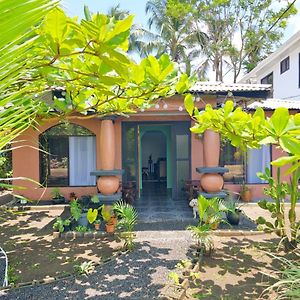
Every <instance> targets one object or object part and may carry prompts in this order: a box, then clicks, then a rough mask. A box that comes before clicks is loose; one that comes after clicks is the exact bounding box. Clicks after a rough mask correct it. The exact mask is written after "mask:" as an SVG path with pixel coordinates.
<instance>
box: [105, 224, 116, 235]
mask: <svg viewBox="0 0 300 300" xmlns="http://www.w3.org/2000/svg"><path fill="white" fill-rule="evenodd" d="M115 227H116V226H115V224H113V223H107V224H105V228H106V232H107V233H113V232H115Z"/></svg>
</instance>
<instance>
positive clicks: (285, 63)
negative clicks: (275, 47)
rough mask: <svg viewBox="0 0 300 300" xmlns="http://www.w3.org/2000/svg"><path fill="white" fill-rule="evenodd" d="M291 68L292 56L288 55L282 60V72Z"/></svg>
mask: <svg viewBox="0 0 300 300" xmlns="http://www.w3.org/2000/svg"><path fill="white" fill-rule="evenodd" d="M289 69H290V57H289V56H287V57H286V58H285V59H283V60H282V61H281V62H280V74H283V73H285V72H287V71H288V70H289Z"/></svg>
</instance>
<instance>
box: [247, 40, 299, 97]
mask: <svg viewBox="0 0 300 300" xmlns="http://www.w3.org/2000/svg"><path fill="white" fill-rule="evenodd" d="M299 53H300V43H299V45H298V46H297V47H293V49H288V50H286V51H285V52H284V53H282V54H280V56H278V57H277V58H276V59H274V60H273V61H272V62H271V63H269V64H268V65H267V66H265V67H264V68H262V69H260V70H258V71H257V72H256V74H253V77H252V78H253V79H254V78H255V80H256V83H261V79H263V78H264V77H265V76H267V75H269V74H270V73H271V72H273V90H274V91H273V98H281V99H284V98H291V99H293V100H295V99H296V98H298V99H300V89H299V86H298V85H299ZM288 56H289V57H290V69H289V70H287V71H286V72H284V73H283V74H280V62H281V61H282V60H283V59H285V58H286V57H288ZM251 83H254V81H253V80H251Z"/></svg>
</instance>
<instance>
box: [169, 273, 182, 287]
mask: <svg viewBox="0 0 300 300" xmlns="http://www.w3.org/2000/svg"><path fill="white" fill-rule="evenodd" d="M168 278H169V279H170V280H172V281H173V283H174V284H175V285H177V286H178V285H180V282H179V279H180V278H179V275H178V274H177V273H176V272H174V271H171V272H169V273H168Z"/></svg>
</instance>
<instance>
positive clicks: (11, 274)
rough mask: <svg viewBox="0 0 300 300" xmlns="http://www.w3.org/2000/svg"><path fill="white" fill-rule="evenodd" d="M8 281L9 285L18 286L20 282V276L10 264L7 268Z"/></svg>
mask: <svg viewBox="0 0 300 300" xmlns="http://www.w3.org/2000/svg"><path fill="white" fill-rule="evenodd" d="M7 280H8V284H16V283H17V282H18V281H19V280H20V276H19V275H18V274H17V272H16V269H15V268H14V267H13V266H12V265H11V264H9V265H8V268H7Z"/></svg>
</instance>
